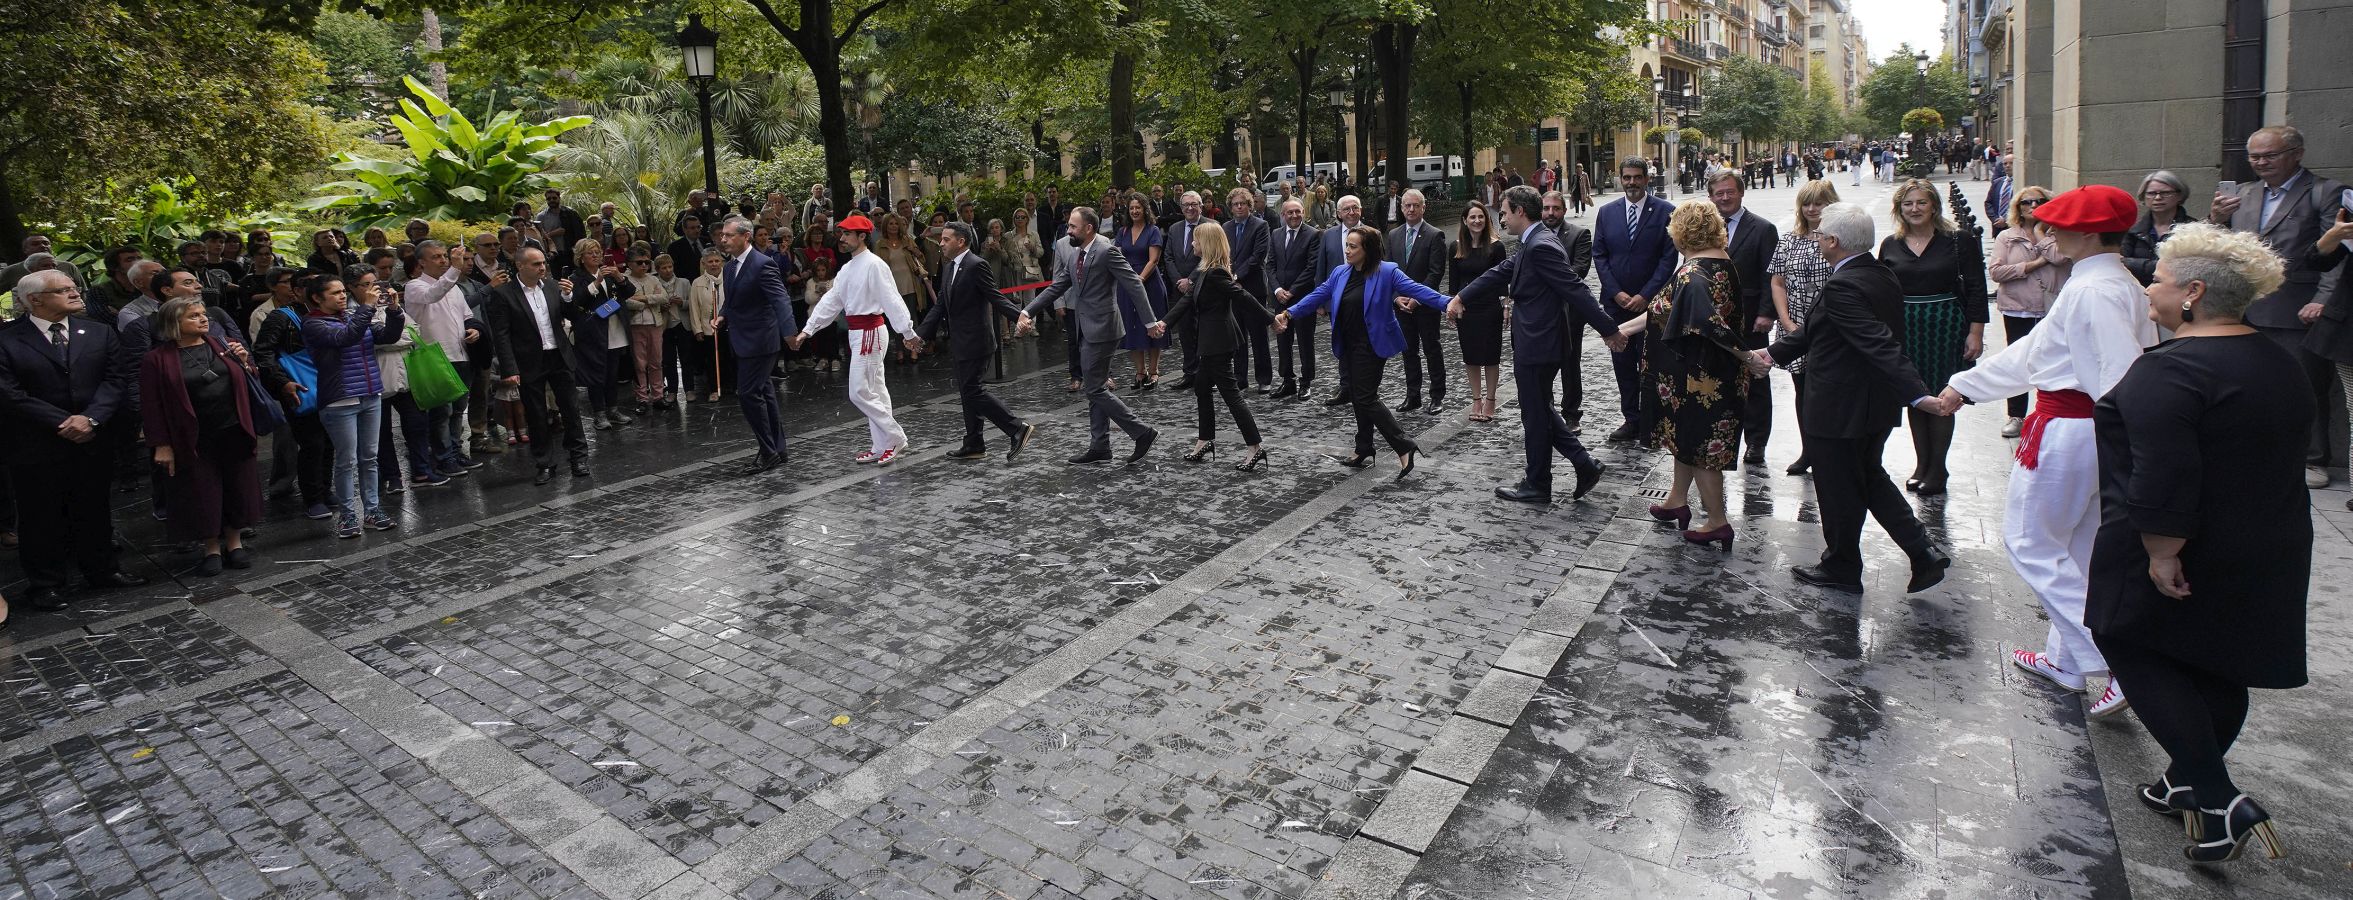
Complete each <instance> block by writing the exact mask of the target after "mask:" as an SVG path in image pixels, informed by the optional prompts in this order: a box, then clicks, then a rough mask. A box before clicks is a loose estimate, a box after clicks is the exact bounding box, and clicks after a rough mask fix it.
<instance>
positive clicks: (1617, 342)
mask: <svg viewBox="0 0 2353 900" xmlns="http://www.w3.org/2000/svg"><path fill="white" fill-rule="evenodd" d="M1601 342H1602V344H1603V345H1605V346H1607V347H1609V348H1610V352H1611V353H1624V352H1626V343H1627V337H1626V333H1625V332H1623V331H1620V332H1616V333H1614V334H1611V335H1609V336H1608V337H1604V338H1602V339H1601Z"/></svg>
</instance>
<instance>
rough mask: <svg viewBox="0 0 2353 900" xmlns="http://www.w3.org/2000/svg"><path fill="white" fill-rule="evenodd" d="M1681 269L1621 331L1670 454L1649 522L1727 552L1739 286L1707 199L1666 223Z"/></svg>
mask: <svg viewBox="0 0 2353 900" xmlns="http://www.w3.org/2000/svg"><path fill="white" fill-rule="evenodd" d="M1667 236H1668V237H1670V238H1673V239H1674V241H1675V249H1676V250H1677V251H1679V252H1681V253H1682V254H1683V265H1682V267H1681V268H1678V269H1676V270H1675V278H1674V280H1673V281H1670V282H1668V284H1667V289H1666V290H1663V291H1660V292H1659V294H1658V296H1656V297H1653V298H1651V301H1650V309H1649V310H1648V311H1647V312H1645V313H1644V314H1642V315H1639V316H1635V317H1634V318H1633V319H1631V320H1629V321H1627V322H1626V324H1625V325H1623V326H1621V327H1620V331H1621V333H1624V334H1626V335H1628V336H1632V335H1634V334H1637V333H1644V334H1647V335H1648V336H1649V338H1650V339H1649V341H1647V342H1646V343H1645V345H1644V349H1643V359H1642V368H1643V374H1644V377H1645V379H1646V380H1647V382H1648V385H1649V389H1650V391H1651V392H1652V393H1653V394H1655V395H1656V396H1657V398H1658V420H1657V421H1656V422H1654V423H1653V424H1652V429H1653V430H1652V432H1651V437H1652V438H1653V439H1654V440H1656V441H1658V443H1659V445H1660V446H1662V447H1664V448H1666V450H1667V452H1668V453H1671V454H1673V455H1674V457H1675V479H1674V481H1673V482H1672V484H1670V486H1669V487H1668V489H1667V499H1666V502H1664V503H1661V504H1659V505H1657V506H1653V507H1651V508H1650V514H1651V516H1652V517H1653V518H1656V519H1658V520H1659V521H1662V522H1675V523H1677V524H1678V525H1680V526H1683V527H1684V531H1683V539H1684V540H1686V541H1690V542H1691V543H1694V544H1711V543H1720V544H1722V545H1723V546H1724V549H1726V550H1730V549H1732V523H1731V522H1730V521H1727V520H1726V518H1725V509H1724V470H1726V469H1730V468H1732V467H1733V466H1735V465H1737V464H1739V458H1738V453H1737V452H1736V451H1737V449H1738V446H1739V440H1740V413H1741V409H1742V408H1743V407H1744V406H1745V405H1746V404H1747V402H1748V379H1749V371H1748V364H1747V355H1746V354H1745V353H1744V352H1743V351H1742V350H1741V349H1740V330H1739V329H1737V328H1734V327H1733V326H1732V324H1731V323H1734V322H1738V321H1740V283H1739V276H1738V275H1737V274H1736V273H1735V272H1734V271H1733V268H1732V258H1731V257H1730V256H1727V255H1726V254H1725V252H1724V241H1725V234H1724V218H1723V216H1721V215H1718V214H1717V213H1716V207H1715V205H1714V204H1712V203H1710V202H1708V201H1707V200H1688V201H1685V202H1684V203H1683V204H1682V205H1680V206H1677V207H1675V213H1674V216H1673V217H1672V218H1669V219H1668V220H1667ZM1693 482H1697V483H1698V484H1699V490H1700V504H1701V506H1703V507H1704V508H1705V509H1706V510H1707V519H1706V520H1705V521H1704V522H1702V523H1701V527H1700V528H1698V529H1696V530H1694V529H1691V528H1690V527H1689V525H1690V522H1691V502H1690V499H1689V494H1690V489H1691V485H1692V483H1693Z"/></svg>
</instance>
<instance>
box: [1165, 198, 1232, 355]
mask: <svg viewBox="0 0 2353 900" xmlns="http://www.w3.org/2000/svg"><path fill="white" fill-rule="evenodd" d="M1182 186H1183V185H1179V187H1182ZM1204 227H1207V228H1217V227H1219V225H1218V224H1217V223H1216V222H1215V221H1212V220H1210V219H1209V218H1208V217H1206V216H1203V215H1202V214H1201V195H1200V194H1198V193H1195V192H1193V191H1186V192H1184V193H1183V194H1179V195H1177V220H1176V221H1174V222H1171V223H1169V226H1168V227H1167V228H1163V229H1161V231H1160V273H1161V275H1162V277H1164V278H1166V279H1167V280H1168V292H1169V293H1170V294H1172V295H1175V296H1178V297H1182V296H1184V295H1186V294H1190V293H1192V292H1193V279H1194V278H1195V277H1196V276H1197V275H1199V273H1200V271H1201V251H1200V250H1199V249H1197V248H1196V246H1195V244H1196V242H1195V241H1194V239H1193V235H1194V232H1195V231H1196V230H1198V229H1201V228H1204ZM1170 302H1172V303H1173V302H1174V301H1170ZM1199 344H1200V329H1199V328H1196V327H1195V326H1194V324H1193V320H1192V319H1191V318H1186V319H1184V320H1182V321H1179V322H1178V323H1177V345H1178V348H1179V349H1178V357H1179V359H1180V360H1182V364H1183V366H1184V373H1185V377H1183V378H1181V379H1179V380H1178V381H1177V383H1176V385H1175V386H1174V387H1173V388H1171V390H1178V391H1183V390H1190V389H1191V388H1192V387H1193V379H1194V378H1195V377H1198V374H1199V373H1198V372H1197V370H1198V369H1199V368H1200V367H1201V352H1200V347H1199Z"/></svg>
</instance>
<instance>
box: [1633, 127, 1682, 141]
mask: <svg viewBox="0 0 2353 900" xmlns="http://www.w3.org/2000/svg"><path fill="white" fill-rule="evenodd" d="M1671 131H1674V129H1672V128H1669V127H1667V126H1665V125H1652V126H1650V127H1649V128H1645V129H1643V130H1642V142H1643V143H1645V144H1657V143H1662V142H1664V141H1666V139H1667V133H1668V132H1671ZM1676 140H1682V137H1681V136H1679V135H1678V136H1677V137H1676Z"/></svg>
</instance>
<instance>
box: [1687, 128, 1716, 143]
mask: <svg viewBox="0 0 2353 900" xmlns="http://www.w3.org/2000/svg"><path fill="white" fill-rule="evenodd" d="M1679 134H1680V136H1681V140H1682V141H1683V146H1685V147H1698V146H1701V145H1704V144H1707V143H1710V142H1711V139H1710V138H1709V137H1708V133H1707V132H1705V131H1701V130H1699V129H1697V128H1685V129H1683V130H1682V131H1681V132H1679Z"/></svg>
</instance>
